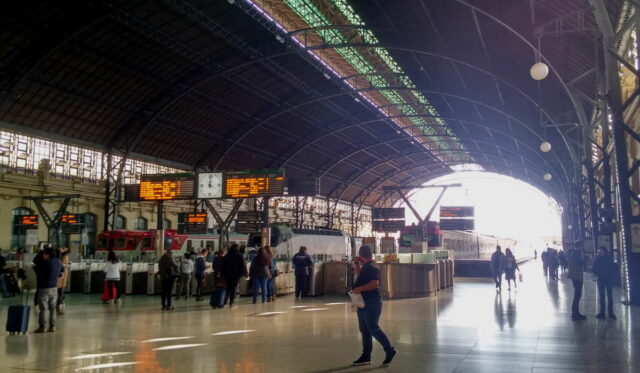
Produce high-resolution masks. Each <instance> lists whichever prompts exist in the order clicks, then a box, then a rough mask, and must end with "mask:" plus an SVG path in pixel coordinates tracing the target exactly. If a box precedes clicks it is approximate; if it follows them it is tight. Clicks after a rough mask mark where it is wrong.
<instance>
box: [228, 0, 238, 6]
mask: <svg viewBox="0 0 640 373" xmlns="http://www.w3.org/2000/svg"><path fill="white" fill-rule="evenodd" d="M227 2H228V3H229V4H231V5H233V4H235V3H236V0H227Z"/></svg>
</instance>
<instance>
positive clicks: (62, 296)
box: [57, 288, 64, 307]
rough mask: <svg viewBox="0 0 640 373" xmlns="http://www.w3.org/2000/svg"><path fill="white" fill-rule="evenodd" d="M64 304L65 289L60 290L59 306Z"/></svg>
mask: <svg viewBox="0 0 640 373" xmlns="http://www.w3.org/2000/svg"><path fill="white" fill-rule="evenodd" d="M62 304H64V288H58V304H57V306H58V307H60V305H62Z"/></svg>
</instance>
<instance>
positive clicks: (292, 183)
mask: <svg viewBox="0 0 640 373" xmlns="http://www.w3.org/2000/svg"><path fill="white" fill-rule="evenodd" d="M318 194H320V181H319V179H318V178H317V177H309V178H297V177H296V178H287V195H288V196H297V197H314V196H317V195H318Z"/></svg>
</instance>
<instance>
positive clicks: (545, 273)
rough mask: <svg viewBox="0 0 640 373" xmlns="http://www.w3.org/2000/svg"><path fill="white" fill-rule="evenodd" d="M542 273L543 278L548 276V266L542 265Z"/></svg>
mask: <svg viewBox="0 0 640 373" xmlns="http://www.w3.org/2000/svg"><path fill="white" fill-rule="evenodd" d="M542 273H544V275H545V277H546V276H547V275H548V274H549V266H548V265H547V264H546V263H542Z"/></svg>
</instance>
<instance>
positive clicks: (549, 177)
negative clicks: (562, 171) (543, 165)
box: [542, 172, 552, 181]
mask: <svg viewBox="0 0 640 373" xmlns="http://www.w3.org/2000/svg"><path fill="white" fill-rule="evenodd" d="M542 178H544V180H545V181H550V180H551V178H552V176H551V174H550V173H548V172H547V173H546V174H544V176H543V177H542Z"/></svg>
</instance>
